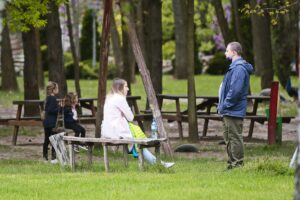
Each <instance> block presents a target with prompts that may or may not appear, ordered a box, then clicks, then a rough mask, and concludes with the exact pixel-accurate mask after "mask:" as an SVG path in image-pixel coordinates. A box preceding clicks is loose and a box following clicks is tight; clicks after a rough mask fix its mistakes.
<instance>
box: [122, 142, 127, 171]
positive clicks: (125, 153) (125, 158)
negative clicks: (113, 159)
mask: <svg viewBox="0 0 300 200" xmlns="http://www.w3.org/2000/svg"><path fill="white" fill-rule="evenodd" d="M123 156H124V165H125V167H128V147H127V144H124V145H123Z"/></svg>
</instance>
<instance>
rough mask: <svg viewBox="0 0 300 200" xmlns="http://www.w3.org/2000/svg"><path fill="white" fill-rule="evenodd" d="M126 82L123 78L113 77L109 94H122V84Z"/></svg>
mask: <svg viewBox="0 0 300 200" xmlns="http://www.w3.org/2000/svg"><path fill="white" fill-rule="evenodd" d="M125 83H127V82H126V81H125V80H124V79H121V78H115V79H114V80H113V82H112V86H111V90H110V94H115V93H118V94H123V89H124V85H125Z"/></svg>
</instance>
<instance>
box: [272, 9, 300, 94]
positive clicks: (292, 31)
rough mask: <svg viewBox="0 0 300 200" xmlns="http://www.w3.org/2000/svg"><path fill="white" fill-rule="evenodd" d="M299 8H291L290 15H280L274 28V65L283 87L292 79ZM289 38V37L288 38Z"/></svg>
mask: <svg viewBox="0 0 300 200" xmlns="http://www.w3.org/2000/svg"><path fill="white" fill-rule="evenodd" d="M296 7H297V6H294V7H291V10H290V11H289V13H288V14H285V15H279V17H278V24H277V25H276V26H274V27H273V30H272V34H273V45H272V46H273V52H274V53H273V63H274V66H275V72H276V75H277V77H278V79H279V82H280V84H281V86H282V87H284V88H285V85H286V83H287V81H288V79H289V77H290V73H291V69H290V63H291V60H292V59H293V58H294V55H295V53H296V52H295V47H296V44H295V41H296V37H297V29H296V28H297V22H298V17H297V14H296V13H297V8H296ZM287 36H288V37H287Z"/></svg>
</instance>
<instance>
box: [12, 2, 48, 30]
mask: <svg viewBox="0 0 300 200" xmlns="http://www.w3.org/2000/svg"><path fill="white" fill-rule="evenodd" d="M48 1H49V0H45V1H36V0H12V1H11V2H10V3H8V4H7V10H8V12H7V18H6V23H8V25H9V26H10V28H11V30H12V31H22V32H26V31H29V29H30V27H31V26H33V27H35V28H41V27H44V26H45V25H46V20H45V19H42V17H43V16H45V15H46V14H47V13H48Z"/></svg>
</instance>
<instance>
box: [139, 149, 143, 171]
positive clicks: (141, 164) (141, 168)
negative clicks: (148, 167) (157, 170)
mask: <svg viewBox="0 0 300 200" xmlns="http://www.w3.org/2000/svg"><path fill="white" fill-rule="evenodd" d="M139 148H140V152H139V169H140V170H141V171H143V170H144V154H143V150H144V149H143V148H141V147H139Z"/></svg>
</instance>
